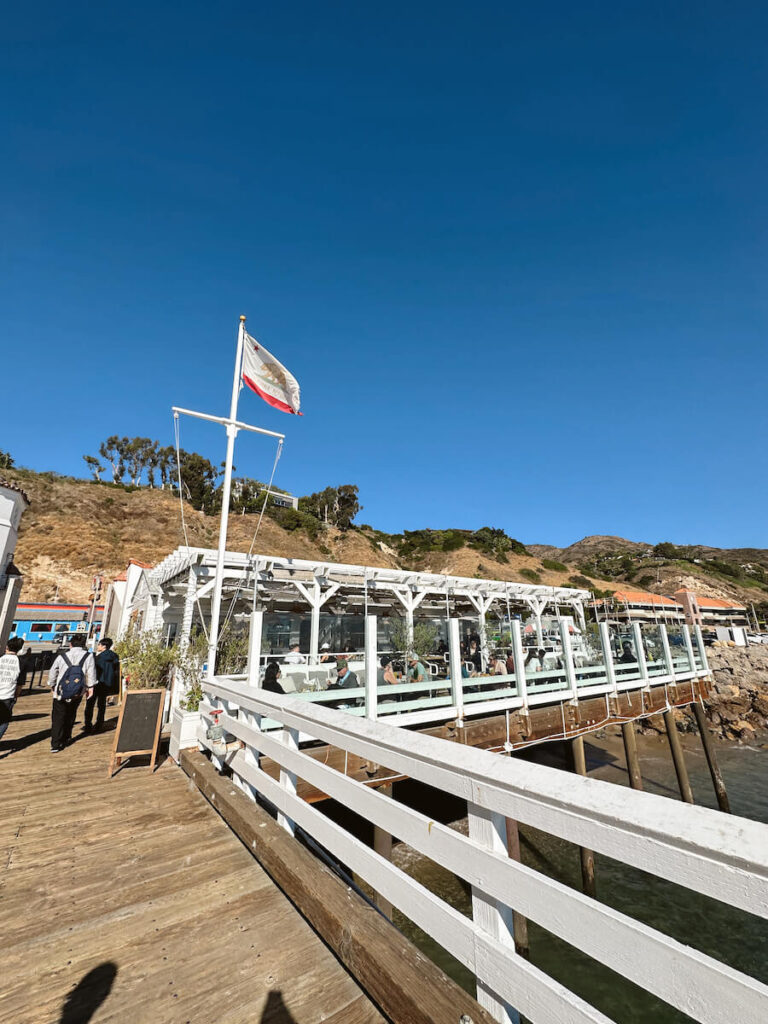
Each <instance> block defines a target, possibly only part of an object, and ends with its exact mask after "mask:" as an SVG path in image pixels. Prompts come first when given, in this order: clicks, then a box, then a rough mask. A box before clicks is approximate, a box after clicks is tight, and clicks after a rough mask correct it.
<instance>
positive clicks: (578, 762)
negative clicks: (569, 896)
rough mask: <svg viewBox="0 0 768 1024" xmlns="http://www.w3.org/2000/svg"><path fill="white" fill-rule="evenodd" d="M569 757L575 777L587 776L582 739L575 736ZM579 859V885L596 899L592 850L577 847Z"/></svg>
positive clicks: (585, 892) (586, 893)
mask: <svg viewBox="0 0 768 1024" xmlns="http://www.w3.org/2000/svg"><path fill="white" fill-rule="evenodd" d="M571 757H572V759H573V770H574V771H575V772H576V774H577V775H582V776H584V778H586V776H587V758H586V755H585V753H584V737H583V736H576V737H574V739H572V740H571ZM579 855H580V857H581V883H582V888H583V890H584V894H585V895H586V896H591V897H592V899H596V898H597V889H596V886H595V854H594V851H592V850H587V849H586V848H585V847H583V846H580V847H579Z"/></svg>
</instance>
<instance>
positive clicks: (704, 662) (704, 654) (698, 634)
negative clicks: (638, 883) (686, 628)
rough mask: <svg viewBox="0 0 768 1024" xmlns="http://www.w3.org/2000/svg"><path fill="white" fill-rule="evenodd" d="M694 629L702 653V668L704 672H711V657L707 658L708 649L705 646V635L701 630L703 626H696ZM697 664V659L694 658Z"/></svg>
mask: <svg viewBox="0 0 768 1024" xmlns="http://www.w3.org/2000/svg"><path fill="white" fill-rule="evenodd" d="M694 630H695V631H696V646H697V647H698V649H699V654H700V655H701V669H702V671H703V672H709V659H708V658H707V651H706V648H705V647H704V636H703V634H702V632H701V626H694ZM695 664H696V659H695V658H694V666H695Z"/></svg>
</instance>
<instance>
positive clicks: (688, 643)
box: [683, 624, 696, 672]
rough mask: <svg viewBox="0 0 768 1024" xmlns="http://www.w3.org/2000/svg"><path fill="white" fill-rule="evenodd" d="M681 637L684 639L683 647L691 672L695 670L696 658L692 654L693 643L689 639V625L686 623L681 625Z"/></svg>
mask: <svg viewBox="0 0 768 1024" xmlns="http://www.w3.org/2000/svg"><path fill="white" fill-rule="evenodd" d="M683 639H684V640H685V649H686V651H687V652H688V663H689V664H690V666H691V672H695V671H696V658H695V657H694V654H693V643H692V641H691V627H690V626H689V625H687V624H686V625H685V626H683Z"/></svg>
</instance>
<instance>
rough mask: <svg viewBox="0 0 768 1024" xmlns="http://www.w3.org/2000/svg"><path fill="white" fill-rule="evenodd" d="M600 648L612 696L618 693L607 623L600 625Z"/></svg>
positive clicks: (609, 631)
mask: <svg viewBox="0 0 768 1024" xmlns="http://www.w3.org/2000/svg"><path fill="white" fill-rule="evenodd" d="M599 628H600V646H601V647H602V649H603V661H604V662H605V674H606V676H607V677H608V685H609V686H610V687H611V689H612V690H613V694H614V696H616V695H617V693H618V688H617V686H616V669H615V667H614V664H613V650H612V648H611V630H610V627H609V625H608V623H607V622H601V623H600V626H599Z"/></svg>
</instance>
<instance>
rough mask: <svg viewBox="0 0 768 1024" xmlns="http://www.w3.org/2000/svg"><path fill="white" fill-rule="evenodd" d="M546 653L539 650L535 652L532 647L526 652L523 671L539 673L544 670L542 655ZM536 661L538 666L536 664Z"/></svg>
mask: <svg viewBox="0 0 768 1024" xmlns="http://www.w3.org/2000/svg"><path fill="white" fill-rule="evenodd" d="M545 654H546V651H544V650H542V649H539V650H536V648H535V647H532V648H531V649H530V651H529V652H528V657H527V658H526V659H525V671H526V672H541V670H542V669H543V668H544V655H545ZM537 661H538V665H537V664H536V662H537Z"/></svg>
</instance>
